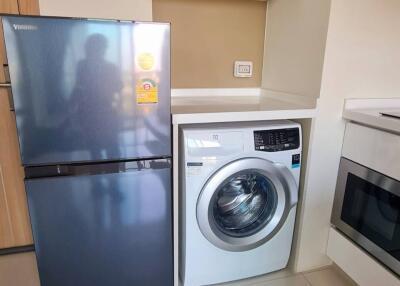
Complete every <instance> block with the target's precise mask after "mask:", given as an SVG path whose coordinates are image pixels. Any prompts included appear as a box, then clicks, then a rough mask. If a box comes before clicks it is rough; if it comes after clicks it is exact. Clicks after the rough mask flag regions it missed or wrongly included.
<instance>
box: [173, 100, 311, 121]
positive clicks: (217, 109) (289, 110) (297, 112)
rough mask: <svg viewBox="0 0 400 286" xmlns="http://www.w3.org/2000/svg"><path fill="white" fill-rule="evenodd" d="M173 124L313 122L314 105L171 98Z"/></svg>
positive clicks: (291, 102) (290, 102) (287, 102)
mask: <svg viewBox="0 0 400 286" xmlns="http://www.w3.org/2000/svg"><path fill="white" fill-rule="evenodd" d="M172 114H173V119H172V121H173V124H191V123H210V122H234V121H257V120H276V119H299V118H312V117H315V115H316V108H315V102H308V103H301V104H300V103H296V102H293V101H287V100H280V99H277V98H273V97H271V96H266V95H249V96H245V95H240V96H221V95H218V96H204V95H202V96H176V97H172Z"/></svg>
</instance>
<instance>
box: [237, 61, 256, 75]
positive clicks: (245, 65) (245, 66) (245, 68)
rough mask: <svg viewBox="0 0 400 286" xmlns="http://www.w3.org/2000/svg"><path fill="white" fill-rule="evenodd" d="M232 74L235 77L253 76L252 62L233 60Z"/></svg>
mask: <svg viewBox="0 0 400 286" xmlns="http://www.w3.org/2000/svg"><path fill="white" fill-rule="evenodd" d="M234 76H235V77H252V76H253V62H250V61H235V67H234Z"/></svg>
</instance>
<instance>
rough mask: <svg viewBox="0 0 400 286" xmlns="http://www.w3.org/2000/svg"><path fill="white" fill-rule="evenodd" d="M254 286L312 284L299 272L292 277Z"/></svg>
mask: <svg viewBox="0 0 400 286" xmlns="http://www.w3.org/2000/svg"><path fill="white" fill-rule="evenodd" d="M252 286H311V284H310V283H308V281H307V279H306V278H305V277H304V276H303V274H297V275H294V276H290V277H285V278H280V279H274V280H270V281H266V282H262V283H257V284H252Z"/></svg>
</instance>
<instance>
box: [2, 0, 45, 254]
mask: <svg viewBox="0 0 400 286" xmlns="http://www.w3.org/2000/svg"><path fill="white" fill-rule="evenodd" d="M0 13H6V14H19V13H21V14H26V15H38V14H39V4H38V0H0ZM6 64H7V58H6V54H5V49H4V39H3V30H2V26H1V24H0V83H4V82H5V73H4V67H5V65H6ZM16 132H17V131H16V124H15V114H14V113H13V112H11V111H10V103H9V98H8V91H7V89H5V88H1V87H0V248H8V247H16V246H23V245H29V244H32V232H31V226H30V221H29V215H28V207H27V201H26V194H25V187H24V173H23V169H22V167H21V159H20V155H19V154H20V153H19V145H18V139H17V133H16Z"/></svg>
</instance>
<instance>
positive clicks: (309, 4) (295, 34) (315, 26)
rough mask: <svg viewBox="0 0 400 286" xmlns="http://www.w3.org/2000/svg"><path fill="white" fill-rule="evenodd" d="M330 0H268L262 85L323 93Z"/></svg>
mask: <svg viewBox="0 0 400 286" xmlns="http://www.w3.org/2000/svg"><path fill="white" fill-rule="evenodd" d="M330 2H331V0H269V1H268V13H267V31H266V40H265V51H264V68H263V81H262V87H263V88H266V89H270V90H274V91H282V92H286V93H292V94H298V95H303V96H309V97H313V98H316V97H318V96H319V93H320V86H321V75H322V66H323V62H324V52H325V41H326V34H327V29H328V20H329V8H330Z"/></svg>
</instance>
